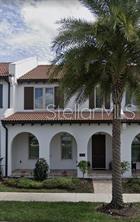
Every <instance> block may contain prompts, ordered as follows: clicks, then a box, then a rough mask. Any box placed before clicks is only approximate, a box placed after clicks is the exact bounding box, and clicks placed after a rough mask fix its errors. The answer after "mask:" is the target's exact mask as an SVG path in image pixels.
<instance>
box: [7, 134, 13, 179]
mask: <svg viewBox="0 0 140 222" xmlns="http://www.w3.org/2000/svg"><path fill="white" fill-rule="evenodd" d="M11 175H12V140H10V139H9V137H8V176H11Z"/></svg>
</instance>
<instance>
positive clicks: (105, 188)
mask: <svg viewBox="0 0 140 222" xmlns="http://www.w3.org/2000/svg"><path fill="white" fill-rule="evenodd" d="M93 187H94V193H97V194H100V193H105V194H111V193H112V180H93Z"/></svg>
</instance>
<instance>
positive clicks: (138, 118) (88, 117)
mask: <svg viewBox="0 0 140 222" xmlns="http://www.w3.org/2000/svg"><path fill="white" fill-rule="evenodd" d="M2 121H3V122H7V123H27V122H38V123H41V122H46V123H47V122H48V123H50V122H54V123H55V122H66V123H73V122H75V123H76V122H77V123H78V122H83V123H84V122H89V123H90V122H101V123H103V122H105V123H106V122H112V113H110V114H109V113H108V114H107V113H105V112H104V113H102V112H95V113H94V112H83V113H81V112H79V113H78V112H73V113H66V112H62V111H61V112H58V111H54V112H17V113H14V114H12V115H11V116H9V117H7V118H5V119H3V120H2ZM121 121H122V122H140V113H135V114H132V113H129V112H128V113H125V116H124V117H123V118H122V120H121Z"/></svg>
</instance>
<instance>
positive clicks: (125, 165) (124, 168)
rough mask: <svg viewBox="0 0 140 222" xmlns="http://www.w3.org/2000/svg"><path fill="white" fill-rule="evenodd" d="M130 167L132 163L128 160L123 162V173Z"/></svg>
mask: <svg viewBox="0 0 140 222" xmlns="http://www.w3.org/2000/svg"><path fill="white" fill-rule="evenodd" d="M129 169H130V163H129V162H127V161H123V162H121V174H124V173H125V172H126V171H128V170H129Z"/></svg>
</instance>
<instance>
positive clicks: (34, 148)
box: [29, 134, 39, 159]
mask: <svg viewBox="0 0 140 222" xmlns="http://www.w3.org/2000/svg"><path fill="white" fill-rule="evenodd" d="M38 158H39V143H38V140H37V138H36V137H35V136H34V135H32V134H29V159H38Z"/></svg>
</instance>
